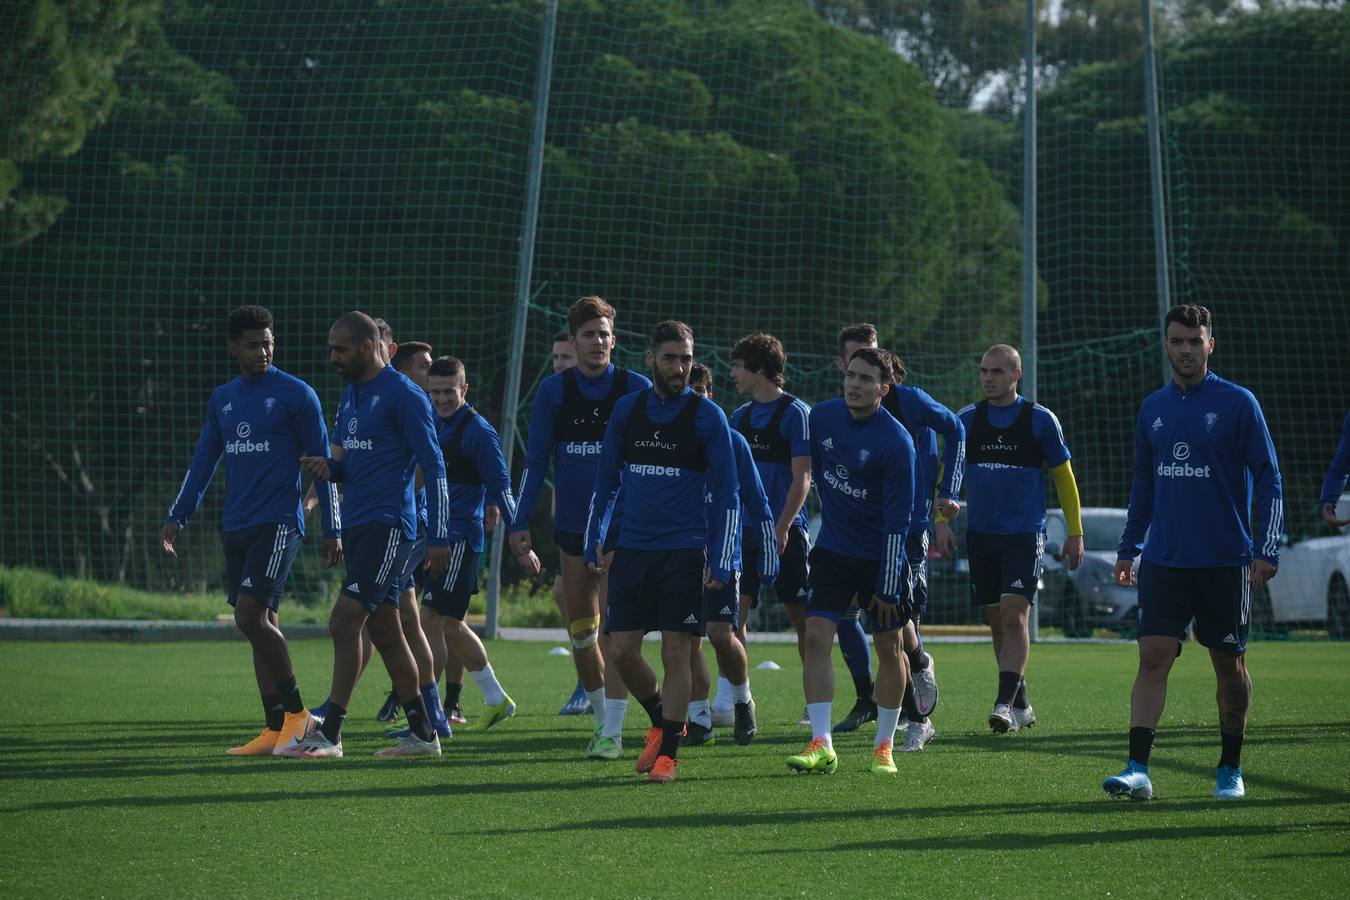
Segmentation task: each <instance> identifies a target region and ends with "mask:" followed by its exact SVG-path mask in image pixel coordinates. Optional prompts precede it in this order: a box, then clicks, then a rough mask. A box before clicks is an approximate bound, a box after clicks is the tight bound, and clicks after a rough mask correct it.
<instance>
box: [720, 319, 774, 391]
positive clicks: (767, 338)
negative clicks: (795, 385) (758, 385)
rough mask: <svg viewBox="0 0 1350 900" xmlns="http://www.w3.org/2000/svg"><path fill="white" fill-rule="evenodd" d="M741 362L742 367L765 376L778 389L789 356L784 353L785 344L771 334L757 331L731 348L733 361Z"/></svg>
mask: <svg viewBox="0 0 1350 900" xmlns="http://www.w3.org/2000/svg"><path fill="white" fill-rule="evenodd" d="M738 359H739V360H740V361H741V365H743V366H745V368H746V369H748V370H750V371H751V372H754V373H755V374H757V375H763V376H764V377H765V378H767V379H769V380H770V381H772V382H773V383H774V384H775V385H777V386H778V387H782V386H783V385H784V384H785V383H786V382H785V381H784V380H783V369H784V368H785V367H786V366H787V354H786V353H784V352H783V342H782V341H780V340H778V338H776V337H774V336H773V335H771V334H765V333H764V332H762V331H757V332H755V333H754V334H748V335H746V336H745V337H743V338H741V339H740V340H739V341H737V342H736V346H735V347H732V348H731V361H732V362H735V361H736V360H738Z"/></svg>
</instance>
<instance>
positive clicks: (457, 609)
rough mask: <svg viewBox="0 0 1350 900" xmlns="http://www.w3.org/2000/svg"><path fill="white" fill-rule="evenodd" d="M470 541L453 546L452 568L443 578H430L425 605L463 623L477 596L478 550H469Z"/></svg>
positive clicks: (423, 598)
mask: <svg viewBox="0 0 1350 900" xmlns="http://www.w3.org/2000/svg"><path fill="white" fill-rule="evenodd" d="M468 544H469V542H468V541H456V542H455V543H453V544H451V545H450V568H448V569H446V570H445V575H444V576H443V577H442V578H439V579H435V578H428V579H427V585H426V589H425V593H423V595H422V605H423V606H430V607H431V608H432V609H434V610H436V612H438V613H440V614H441V615H443V616H449V617H451V618H452V619H459V620H460V621H461V622H462V621H464V615H465V613H467V612H468V611H469V598H470V597H472V596H473V595H474V594H476V593H478V559H479V557H480V556H481V555H482V554H481V553H480V552H479V551H477V550H470V549H468Z"/></svg>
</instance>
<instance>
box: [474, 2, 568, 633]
mask: <svg viewBox="0 0 1350 900" xmlns="http://www.w3.org/2000/svg"><path fill="white" fill-rule="evenodd" d="M557 24H558V0H547V2H546V3H545V4H544V28H543V33H542V34H541V35H540V38H539V77H538V80H537V81H536V83H535V87H534V130H533V132H532V133H531V135H530V158H529V168H528V170H527V175H526V188H525V218H524V221H523V222H522V223H521V226H520V255H519V257H518V260H517V264H516V301H515V317H514V319H513V321H512V323H511V348H510V352H508V353H507V355H506V402H505V406H504V408H503V409H502V453H503V454H505V456H506V471H507V473H508V474H509V473H510V471H511V461H512V458H513V457H514V456H515V450H516V431H517V428H516V416H517V415H518V414H519V412H520V378H521V360H522V359H524V357H525V321H526V318H527V314H528V312H529V308H530V280H531V277H532V271H533V268H534V233H535V226H536V225H537V224H538V222H539V185H540V182H541V181H542V180H543V173H544V131H545V129H546V128H547V126H548V92H549V86H550V84H551V82H552V80H553V33H554V30H555V28H556V26H557ZM508 524H510V523H508V522H502V523H501V524H499V525H498V527H497V529H496V532H495V533H494V534H493V535H492V558H491V572H490V574H489V576H488V586H487V588H488V590H487V595H488V596H487V623H486V626H485V627H484V632H485V633H486V635H487V636H488V637H489V638H491V637H494V636H495V635H496V634H497V618H498V612H499V609H500V599H501V570H502V549H503V548H504V547H505V544H506V531H507V525H508Z"/></svg>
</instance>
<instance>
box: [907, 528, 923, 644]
mask: <svg viewBox="0 0 1350 900" xmlns="http://www.w3.org/2000/svg"><path fill="white" fill-rule="evenodd" d="M905 559H907V560H909V574H910V580H911V585H912V586H911V589H910V596H912V597H913V598H914V621H916V622H917V621H919V617H920V616H922V615H923V614H924V613H926V612H928V529H926V528H925V529H924V530H923V531H920V532H917V533H913V534H910V536H909V538H908V539H907V540H906V541H905Z"/></svg>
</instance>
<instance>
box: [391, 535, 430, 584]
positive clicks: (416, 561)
mask: <svg viewBox="0 0 1350 900" xmlns="http://www.w3.org/2000/svg"><path fill="white" fill-rule="evenodd" d="M426 559H427V534H426V532H425V531H419V532H418V533H417V540H415V541H413V545H412V550H410V551H408V561H407V562H406V563H404V564H403V572H402V574H400V575H399V578H398V589H399V591H406V590H409V589H413V590H419V591H420V590H421V589H422V583H423V582H424V581H425V580H426V571H427V570H426V569H424V568H422V563H424V562H426Z"/></svg>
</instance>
